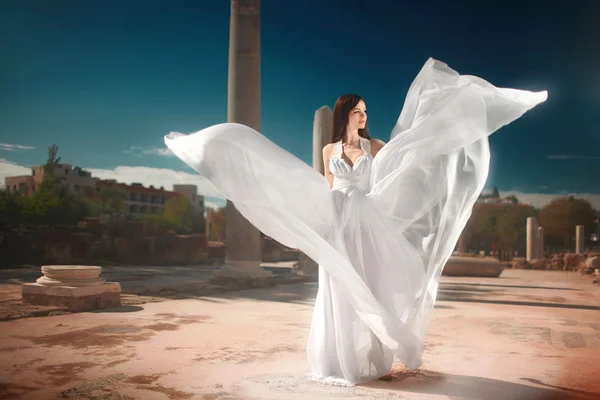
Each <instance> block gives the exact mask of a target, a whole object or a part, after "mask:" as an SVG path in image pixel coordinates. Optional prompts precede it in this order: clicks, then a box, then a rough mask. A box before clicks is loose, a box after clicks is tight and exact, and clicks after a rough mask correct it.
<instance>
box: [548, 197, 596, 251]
mask: <svg viewBox="0 0 600 400" xmlns="http://www.w3.org/2000/svg"><path fill="white" fill-rule="evenodd" d="M597 213H598V211H596V210H594V207H592V204H591V203H590V202H589V201H588V200H585V199H581V198H575V197H573V196H568V197H560V198H556V199H554V200H552V201H551V202H550V203H549V204H547V205H545V206H544V207H543V208H542V210H541V211H540V214H539V223H540V225H541V226H543V227H544V236H545V238H546V243H548V244H549V245H553V246H564V247H572V245H573V238H574V236H575V227H576V226H577V225H583V226H584V231H585V232H591V231H592V230H593V229H594V219H595V218H597Z"/></svg>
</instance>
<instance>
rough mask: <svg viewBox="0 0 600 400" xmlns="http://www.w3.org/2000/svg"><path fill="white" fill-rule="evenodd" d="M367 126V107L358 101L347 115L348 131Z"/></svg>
mask: <svg viewBox="0 0 600 400" xmlns="http://www.w3.org/2000/svg"><path fill="white" fill-rule="evenodd" d="M366 125H367V106H366V105H365V102H364V101H362V100H361V101H359V102H358V104H357V105H356V107H354V108H353V109H352V110H350V115H348V130H355V129H365V126H366Z"/></svg>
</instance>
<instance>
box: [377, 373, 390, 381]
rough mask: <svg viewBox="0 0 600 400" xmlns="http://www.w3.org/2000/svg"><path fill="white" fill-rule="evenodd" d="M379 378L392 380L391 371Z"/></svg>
mask: <svg viewBox="0 0 600 400" xmlns="http://www.w3.org/2000/svg"><path fill="white" fill-rule="evenodd" d="M379 380H380V381H391V380H392V374H391V373H390V374H385V375H384V376H382V377H379Z"/></svg>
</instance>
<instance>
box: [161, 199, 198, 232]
mask: <svg viewBox="0 0 600 400" xmlns="http://www.w3.org/2000/svg"><path fill="white" fill-rule="evenodd" d="M192 211H193V210H192V204H191V203H190V202H189V200H188V199H186V198H185V197H183V196H176V197H171V198H170V199H169V200H167V202H166V203H165V207H164V209H163V218H164V219H165V221H167V222H168V223H169V224H171V225H173V226H176V227H178V228H179V230H181V231H183V232H191V230H192Z"/></svg>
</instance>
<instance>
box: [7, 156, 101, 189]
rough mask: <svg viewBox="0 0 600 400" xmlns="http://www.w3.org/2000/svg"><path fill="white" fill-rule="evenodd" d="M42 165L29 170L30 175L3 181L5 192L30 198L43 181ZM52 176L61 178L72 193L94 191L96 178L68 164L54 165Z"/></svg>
mask: <svg viewBox="0 0 600 400" xmlns="http://www.w3.org/2000/svg"><path fill="white" fill-rule="evenodd" d="M44 175H45V171H44V165H38V166H36V167H33V168H31V175H22V176H10V177H6V178H5V179H4V183H5V187H6V190H8V191H10V192H19V193H21V194H23V195H26V196H32V195H33V194H34V193H35V192H36V190H37V189H39V187H40V185H41V184H42V182H43V181H44ZM54 176H56V177H60V178H62V180H63V182H64V184H65V185H67V186H68V187H69V189H71V191H72V192H73V193H76V194H78V193H81V192H82V191H83V190H85V189H89V190H96V182H97V181H98V178H93V177H92V174H91V173H90V172H87V171H84V170H82V169H81V168H79V167H75V168H73V166H71V165H69V164H56V165H55V166H54Z"/></svg>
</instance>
